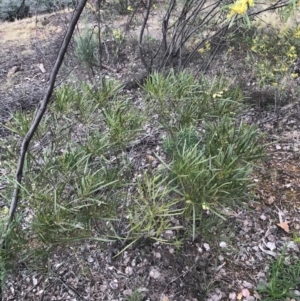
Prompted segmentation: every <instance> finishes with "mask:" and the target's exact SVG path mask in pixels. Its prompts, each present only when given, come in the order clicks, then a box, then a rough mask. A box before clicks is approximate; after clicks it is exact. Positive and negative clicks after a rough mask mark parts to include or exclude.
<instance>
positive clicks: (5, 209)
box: [3, 206, 9, 215]
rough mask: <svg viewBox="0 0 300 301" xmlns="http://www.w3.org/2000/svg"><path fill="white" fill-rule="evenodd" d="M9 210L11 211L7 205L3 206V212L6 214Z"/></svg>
mask: <svg viewBox="0 0 300 301" xmlns="http://www.w3.org/2000/svg"><path fill="white" fill-rule="evenodd" d="M8 212H9V209H8V207H6V206H5V207H4V208H3V213H4V214H5V215H7V214H8Z"/></svg>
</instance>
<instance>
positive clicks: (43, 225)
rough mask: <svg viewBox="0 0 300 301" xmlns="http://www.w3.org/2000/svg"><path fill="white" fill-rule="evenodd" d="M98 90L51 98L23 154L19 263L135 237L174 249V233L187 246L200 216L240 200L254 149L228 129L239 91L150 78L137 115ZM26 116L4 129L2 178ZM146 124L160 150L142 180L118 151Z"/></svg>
mask: <svg viewBox="0 0 300 301" xmlns="http://www.w3.org/2000/svg"><path fill="white" fill-rule="evenodd" d="M99 86H100V87H99ZM99 86H98V87H99V88H97V89H96V88H95V87H96V86H95V87H92V86H90V85H88V84H82V85H81V86H78V87H71V86H62V87H61V88H60V89H58V90H57V92H56V96H55V98H56V99H55V102H53V103H52V104H51V106H50V108H49V113H48V114H47V116H46V118H45V119H44V120H43V121H42V124H41V127H40V129H39V131H38V132H37V133H36V135H35V137H34V141H33V142H32V144H31V146H30V149H29V152H28V154H27V157H26V165H25V171H24V175H25V176H24V180H23V186H22V188H21V199H22V201H21V205H20V208H19V210H18V213H19V214H23V215H24V219H23V220H22V221H21V222H20V224H19V225H16V227H17V229H18V231H17V232H16V231H15V232H14V233H15V234H16V238H15V239H14V240H13V241H12V243H13V244H15V245H16V246H15V247H13V246H12V247H11V248H10V250H18V251H17V253H20V252H21V253H22V254H23V256H22V257H23V258H25V257H26V256H25V254H26V253H28V252H29V249H31V251H30V254H33V253H32V249H37V250H44V249H45V246H47V249H49V247H51V246H57V245H60V244H64V243H71V242H75V241H78V240H82V239H94V240H97V241H101V242H102V243H105V242H109V241H114V240H121V241H124V242H126V245H127V247H125V248H128V247H130V246H131V245H133V244H134V243H135V242H136V241H137V240H139V239H140V238H141V237H144V238H145V237H146V238H150V239H154V240H157V241H159V242H161V243H168V244H170V243H171V244H175V245H180V241H181V239H182V237H181V236H182V234H180V235H179V234H178V235H176V233H177V230H179V229H180V232H178V233H182V230H184V231H185V232H186V235H188V236H189V235H192V237H194V236H195V231H196V227H197V221H199V220H200V219H201V216H202V215H203V212H204V211H205V212H206V211H210V212H211V213H214V214H216V215H217V216H220V217H222V210H223V208H224V207H228V206H233V205H235V204H239V203H240V202H241V201H245V200H246V196H247V190H248V188H249V187H250V186H251V180H250V179H249V177H248V176H249V174H250V173H251V170H252V167H253V164H255V162H256V161H257V160H258V159H259V158H260V157H261V156H262V154H263V147H262V146H261V143H260V138H259V137H260V136H259V135H258V132H257V130H256V128H255V127H253V126H249V125H247V124H245V123H243V122H242V121H238V115H239V114H240V113H241V112H242V110H243V106H242V100H243V97H242V92H241V91H240V89H239V88H236V87H232V85H231V84H230V83H229V82H228V81H227V80H225V79H224V78H216V79H215V80H214V81H212V82H211V83H209V82H208V80H207V79H206V78H205V77H201V78H195V77H193V76H191V75H189V74H187V73H185V72H184V73H179V74H175V73H174V72H173V71H171V72H170V73H169V74H166V75H165V76H164V75H161V74H157V73H153V74H152V75H150V76H149V78H148V79H147V81H146V83H145V86H144V87H143V90H144V92H142V93H141V96H142V97H143V98H144V100H145V101H144V106H143V109H141V108H138V107H136V106H135V105H134V104H133V103H132V101H131V100H130V99H129V98H128V97H126V96H123V95H122V90H121V89H122V87H121V86H120V85H119V84H118V83H117V82H112V81H108V80H101V81H100V83H99ZM30 116H32V114H28V113H20V112H17V113H15V114H14V115H13V116H12V118H11V120H10V122H9V123H8V124H6V127H7V128H8V129H10V130H11V133H12V135H11V136H10V137H9V138H7V139H6V141H5V142H4V144H3V147H4V149H6V153H5V154H3V155H2V156H3V157H5V158H6V159H5V161H3V164H2V168H3V169H4V170H6V174H8V175H11V174H13V173H14V170H15V168H16V166H15V165H16V163H15V162H16V155H15V154H16V153H17V149H18V147H19V141H20V139H21V138H22V137H24V135H25V133H26V130H27V129H28V126H29V123H28V119H29V117H30ZM150 124H151V127H152V129H159V131H160V132H161V133H162V136H163V137H164V138H163V140H161V143H162V146H163V148H162V152H159V153H154V154H153V156H155V157H153V158H155V160H157V161H158V162H159V164H158V166H157V167H156V168H150V169H149V168H146V169H144V170H143V169H141V167H140V166H136V165H135V164H134V163H132V162H133V159H134V158H133V157H132V155H130V152H128V149H129V147H130V145H132V143H134V141H136V140H137V139H139V137H142V136H143V133H144V129H143V128H144V127H145V126H149V125H150ZM133 156H139V154H138V153H136V154H134V155H133ZM5 181H6V183H7V189H6V190H5V192H3V193H1V196H2V198H3V199H5V200H6V203H7V204H9V199H10V193H11V188H12V187H13V184H14V180H13V179H12V178H11V177H9V176H8V177H6V178H5ZM129 190H130V191H131V193H130V194H129V193H128V191H129ZM174 219H175V220H179V221H180V223H179V224H174ZM189 224H190V225H192V232H191V233H189V230H188V229H190V227H186V225H189ZM24 229H26V231H25V232H24ZM168 230H172V231H173V233H174V235H173V236H172V237H167V236H165V233H166V231H168ZM18 236H20V237H18ZM20 244H22V247H20ZM29 245H30V246H29ZM33 246H34V248H33ZM7 251H9V249H8V250H7ZM120 251H121V250H120ZM37 253H38V252H37ZM15 255H16V254H15Z"/></svg>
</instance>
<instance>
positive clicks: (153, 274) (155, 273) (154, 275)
mask: <svg viewBox="0 0 300 301" xmlns="http://www.w3.org/2000/svg"><path fill="white" fill-rule="evenodd" d="M149 276H150V277H151V278H153V279H158V278H159V277H160V272H159V271H157V270H156V269H153V270H152V271H150V273H149Z"/></svg>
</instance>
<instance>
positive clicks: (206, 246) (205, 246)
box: [203, 243, 210, 251]
mask: <svg viewBox="0 0 300 301" xmlns="http://www.w3.org/2000/svg"><path fill="white" fill-rule="evenodd" d="M203 247H204V249H205V250H206V251H209V250H210V246H209V244H207V243H204V244H203Z"/></svg>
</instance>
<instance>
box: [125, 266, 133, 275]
mask: <svg viewBox="0 0 300 301" xmlns="http://www.w3.org/2000/svg"><path fill="white" fill-rule="evenodd" d="M125 274H127V275H132V274H133V268H132V267H126V268H125Z"/></svg>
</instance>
